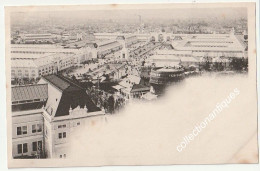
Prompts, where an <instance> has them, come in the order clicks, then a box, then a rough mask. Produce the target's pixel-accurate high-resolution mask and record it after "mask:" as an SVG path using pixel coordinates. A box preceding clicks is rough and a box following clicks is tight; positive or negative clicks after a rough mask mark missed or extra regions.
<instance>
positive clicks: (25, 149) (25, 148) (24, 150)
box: [23, 143, 28, 153]
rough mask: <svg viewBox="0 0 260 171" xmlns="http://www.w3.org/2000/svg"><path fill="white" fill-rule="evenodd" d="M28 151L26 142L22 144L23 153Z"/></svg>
mask: <svg viewBox="0 0 260 171" xmlns="http://www.w3.org/2000/svg"><path fill="white" fill-rule="evenodd" d="M27 152H28V146H27V143H24V144H23V153H27Z"/></svg>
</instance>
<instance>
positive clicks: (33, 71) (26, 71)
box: [11, 69, 35, 73]
mask: <svg viewBox="0 0 260 171" xmlns="http://www.w3.org/2000/svg"><path fill="white" fill-rule="evenodd" d="M17 72H18V73H21V72H22V70H18V71H17ZM24 72H25V73H29V71H28V70H24ZM11 73H15V70H13V69H12V70H11ZM31 73H35V70H31Z"/></svg>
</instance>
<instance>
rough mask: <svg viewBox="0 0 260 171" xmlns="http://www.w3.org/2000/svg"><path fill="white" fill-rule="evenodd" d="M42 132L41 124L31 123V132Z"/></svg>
mask: <svg viewBox="0 0 260 171" xmlns="http://www.w3.org/2000/svg"><path fill="white" fill-rule="evenodd" d="M36 132H42V125H41V124H34V125H32V133H36Z"/></svg>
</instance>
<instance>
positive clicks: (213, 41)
mask: <svg viewBox="0 0 260 171" xmlns="http://www.w3.org/2000/svg"><path fill="white" fill-rule="evenodd" d="M174 49H175V50H176V51H191V52H192V55H193V56H196V57H220V56H221V57H238V58H242V57H245V55H244V51H245V49H244V47H243V46H242V45H241V43H240V42H239V41H238V40H237V38H236V37H235V36H234V35H233V34H222V35H221V34H198V35H190V36H189V37H188V38H187V39H184V40H182V41H181V42H180V43H178V44H177V45H174Z"/></svg>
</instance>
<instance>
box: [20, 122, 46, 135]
mask: <svg viewBox="0 0 260 171" xmlns="http://www.w3.org/2000/svg"><path fill="white" fill-rule="evenodd" d="M16 130H17V132H16V133H17V135H26V134H27V133H28V131H27V126H19V127H17V128H16ZM37 132H42V125H41V124H34V125H32V133H37Z"/></svg>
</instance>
